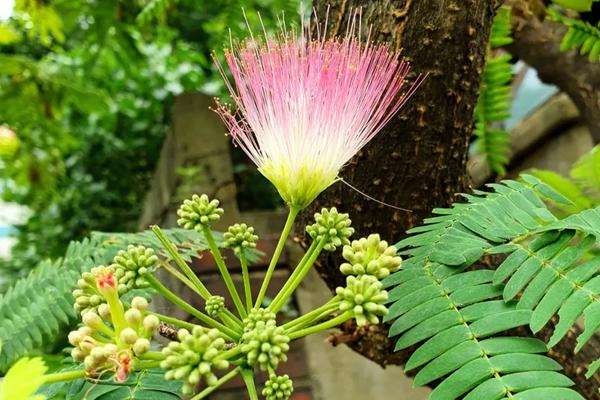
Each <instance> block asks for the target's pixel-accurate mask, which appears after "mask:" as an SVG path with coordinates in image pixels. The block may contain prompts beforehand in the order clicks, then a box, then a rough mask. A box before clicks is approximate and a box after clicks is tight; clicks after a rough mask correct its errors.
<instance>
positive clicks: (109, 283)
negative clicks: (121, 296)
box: [96, 272, 117, 288]
mask: <svg viewBox="0 0 600 400" xmlns="http://www.w3.org/2000/svg"><path fill="white" fill-rule="evenodd" d="M96 283H97V285H98V287H99V288H115V287H116V286H117V280H116V279H115V276H114V274H113V273H112V272H101V273H99V274H97V275H96Z"/></svg>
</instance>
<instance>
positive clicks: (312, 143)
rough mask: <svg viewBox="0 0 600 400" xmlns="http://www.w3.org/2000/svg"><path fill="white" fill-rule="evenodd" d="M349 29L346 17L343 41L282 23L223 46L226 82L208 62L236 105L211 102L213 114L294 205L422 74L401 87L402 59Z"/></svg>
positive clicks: (316, 188) (310, 195)
mask: <svg viewBox="0 0 600 400" xmlns="http://www.w3.org/2000/svg"><path fill="white" fill-rule="evenodd" d="M359 22H360V21H359ZM325 25H326V24H325ZM317 26H318V25H317ZM356 26H360V23H356V18H354V19H352V22H351V25H349V27H348V34H347V36H346V37H344V38H332V39H326V38H325V36H326V31H322V32H319V34H318V35H317V38H316V39H315V38H313V37H311V33H310V31H311V27H310V26H304V27H303V28H302V29H301V34H300V35H299V36H298V35H296V34H295V33H294V32H288V31H286V30H285V28H283V29H282V32H281V33H280V34H279V35H278V36H277V37H275V38H268V37H265V38H263V39H257V38H255V37H254V36H253V35H251V37H250V38H249V39H247V40H246V41H244V42H240V43H237V44H235V45H234V44H233V43H232V44H231V48H230V49H226V50H225V59H226V62H227V66H228V68H229V71H230V72H231V75H232V77H233V81H230V80H229V79H228V78H227V73H226V71H225V68H224V67H223V66H222V65H221V64H219V62H217V65H218V69H219V71H220V72H221V74H222V76H223V78H224V80H225V82H226V85H227V88H228V89H229V92H230V93H231V96H232V99H233V101H234V102H235V105H236V106H237V111H235V112H233V111H232V110H231V109H230V108H229V107H228V106H226V105H223V104H221V103H219V102H218V101H217V109H216V111H217V113H218V114H219V115H220V116H221V118H222V120H223V121H224V122H225V124H226V126H227V128H228V130H229V132H230V134H231V136H232V138H233V141H234V143H235V144H236V145H239V146H240V147H241V148H242V149H243V150H244V151H245V152H246V154H247V155H248V156H249V157H250V159H251V160H252V161H253V162H254V163H255V164H256V165H257V167H258V170H259V171H260V172H261V173H262V174H263V175H264V176H265V177H266V178H267V179H269V180H270V181H271V183H273V185H274V186H275V187H276V188H277V190H278V191H279V193H280V195H281V196H282V198H283V199H284V200H285V201H286V202H287V203H288V204H289V205H290V207H293V208H296V209H298V210H299V209H302V208H305V207H306V206H308V205H309V204H310V203H311V202H312V201H313V200H314V199H315V198H316V197H317V196H318V195H319V193H321V192H322V191H323V190H325V189H326V188H327V187H329V186H330V185H331V184H332V183H334V182H335V181H336V180H337V179H338V173H339V171H340V169H341V168H342V167H343V166H344V164H346V163H347V162H348V161H349V160H350V158H352V157H353V156H354V155H355V154H356V153H357V152H358V151H359V150H360V149H361V148H362V147H363V146H364V145H365V144H367V143H368V142H369V141H370V140H371V139H372V138H373V137H374V136H375V135H376V134H377V133H378V132H379V131H380V130H381V129H382V128H383V127H384V126H385V124H386V123H387V122H388V121H389V120H390V119H391V118H392V117H393V116H394V114H395V113H396V112H397V111H398V110H399V109H400V108H401V107H402V105H403V104H404V103H405V102H406V101H407V99H408V98H409V97H410V95H411V94H412V93H413V92H414V91H415V90H416V88H417V86H418V84H419V83H420V82H421V81H422V79H421V77H419V78H418V79H417V80H416V81H415V83H414V84H413V85H411V86H410V87H409V88H408V89H407V90H403V88H404V87H405V86H406V77H407V75H408V73H409V72H410V66H409V64H408V63H407V62H405V61H403V60H402V59H401V58H400V55H399V54H397V53H394V52H392V51H390V49H389V47H388V46H387V45H384V44H374V43H371V42H370V41H369V40H367V41H366V42H362V41H361V40H360V38H359V37H358V35H356V30H357V29H355V27H356ZM358 30H359V31H360V29H358ZM359 33H360V32H359ZM265 36H266V35H265Z"/></svg>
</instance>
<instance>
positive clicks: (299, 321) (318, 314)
mask: <svg viewBox="0 0 600 400" xmlns="http://www.w3.org/2000/svg"><path fill="white" fill-rule="evenodd" d="M338 307H339V298H338V297H337V296H336V297H334V298H332V299H331V300H329V301H328V302H327V303H325V304H323V305H322V306H321V307H319V308H316V309H314V310H313V311H311V312H309V313H307V314H304V315H302V316H301V317H298V318H296V319H294V320H292V321H290V322H288V323H286V324H284V325H283V328H284V329H285V330H286V332H287V333H290V332H293V331H296V330H298V329H301V328H303V327H304V326H306V325H310V324H312V323H313V322H316V321H319V320H321V319H322V318H324V317H326V316H327V315H329V314H331V313H333V312H334V311H335V310H337V309H338Z"/></svg>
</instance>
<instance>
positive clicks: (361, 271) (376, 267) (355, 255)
mask: <svg viewBox="0 0 600 400" xmlns="http://www.w3.org/2000/svg"><path fill="white" fill-rule="evenodd" d="M396 251H397V250H396V247H394V246H389V245H388V243H387V242H386V241H385V240H381V238H380V237H379V235H378V234H372V235H369V237H368V238H361V239H359V240H354V241H352V246H344V250H343V253H342V255H343V256H344V258H345V259H346V260H347V261H348V262H347V263H344V264H342V265H341V266H340V270H341V271H342V273H343V274H344V275H357V276H359V275H365V274H366V275H372V276H374V277H375V278H377V279H379V280H381V279H383V278H385V277H387V276H388V275H389V274H391V273H392V272H396V271H397V270H398V269H400V266H401V264H402V258H400V257H398V256H396Z"/></svg>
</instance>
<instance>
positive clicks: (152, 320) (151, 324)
mask: <svg viewBox="0 0 600 400" xmlns="http://www.w3.org/2000/svg"><path fill="white" fill-rule="evenodd" d="M159 325H160V320H159V319H158V317H157V316H156V315H152V314H150V315H146V316H145V317H144V331H145V332H147V333H148V334H152V333H154V332H155V331H156V330H157V329H158V326H159Z"/></svg>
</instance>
